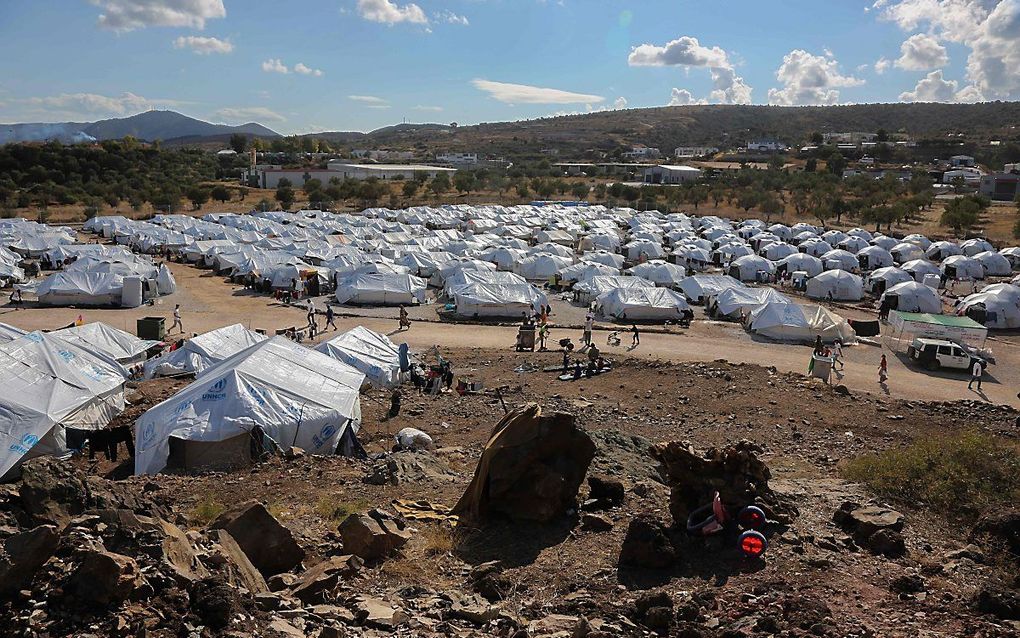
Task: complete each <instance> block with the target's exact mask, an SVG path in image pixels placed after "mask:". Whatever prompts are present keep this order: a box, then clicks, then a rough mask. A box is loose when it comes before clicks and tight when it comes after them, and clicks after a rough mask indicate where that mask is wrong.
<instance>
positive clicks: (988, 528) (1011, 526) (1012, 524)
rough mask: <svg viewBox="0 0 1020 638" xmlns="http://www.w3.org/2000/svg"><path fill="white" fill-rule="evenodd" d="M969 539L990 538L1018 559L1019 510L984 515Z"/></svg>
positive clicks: (1019, 545) (1019, 535)
mask: <svg viewBox="0 0 1020 638" xmlns="http://www.w3.org/2000/svg"><path fill="white" fill-rule="evenodd" d="M971 537H972V538H974V539H980V538H982V537H984V538H990V539H992V541H993V542H997V543H1000V544H1002V545H1003V546H1004V547H1006V548H1007V549H1009V551H1011V552H1013V553H1014V554H1016V555H1017V556H1018V557H1020V509H1015V508H1014V509H1003V510H1000V511H996V512H989V513H987V514H985V515H984V516H982V517H981V518H980V519H978V522H977V524H976V525H974V530H973V531H972V533H971Z"/></svg>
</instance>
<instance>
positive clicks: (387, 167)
mask: <svg viewBox="0 0 1020 638" xmlns="http://www.w3.org/2000/svg"><path fill="white" fill-rule="evenodd" d="M328 166H329V172H331V173H333V174H334V175H336V176H337V177H339V178H340V179H341V180H344V179H369V178H371V177H377V178H379V179H414V178H415V177H417V176H419V175H426V176H428V177H429V178H433V177H435V176H436V175H439V174H440V173H445V174H446V175H448V176H450V177H452V176H453V174H454V173H456V172H457V169H455V168H446V167H443V166H426V165H425V164H347V163H344V162H340V161H333V162H330V163H329V164H328Z"/></svg>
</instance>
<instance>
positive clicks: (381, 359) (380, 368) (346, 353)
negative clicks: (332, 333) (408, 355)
mask: <svg viewBox="0 0 1020 638" xmlns="http://www.w3.org/2000/svg"><path fill="white" fill-rule="evenodd" d="M315 349H316V350H318V351H319V352H321V353H323V354H326V355H329V356H330V357H333V358H334V359H337V360H339V361H342V362H344V363H346V364H347V365H349V366H351V367H352V368H354V369H356V370H358V371H359V372H361V373H363V374H364V375H365V378H366V379H368V382H369V383H371V384H372V385H373V386H375V387H377V388H392V387H395V386H398V385H400V353H399V352H398V351H397V346H396V344H394V343H393V342H392V341H390V338H389V337H387V336H386V335H383V334H379V333H378V332H375V331H374V330H369V329H368V328H366V327H364V326H356V327H354V328H352V329H350V330H348V331H347V332H345V333H343V334H342V335H339V336H336V337H333V338H332V339H330V340H329V341H324V342H322V343H320V344H319V345H318V346H316V347H315Z"/></svg>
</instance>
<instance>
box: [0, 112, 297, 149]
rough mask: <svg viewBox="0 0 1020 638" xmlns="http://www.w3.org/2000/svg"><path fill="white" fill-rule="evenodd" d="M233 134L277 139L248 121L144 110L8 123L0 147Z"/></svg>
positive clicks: (0, 128)
mask: <svg viewBox="0 0 1020 638" xmlns="http://www.w3.org/2000/svg"><path fill="white" fill-rule="evenodd" d="M233 133H244V134H246V135H257V136H259V137H278V136H279V134H278V133H276V132H275V131H273V130H271V129H269V128H266V127H265V126H262V125H261V124H257V123H255V122H249V123H247V124H241V125H238V126H230V125H227V124H212V123H209V122H204V121H202V120H198V119H195V118H193V117H188V116H187V115H182V114H180V113H177V112H175V111H146V112H145V113H139V114H137V115H132V116H131V117H124V118H115V119H109V120H100V121H98V122H58V123H51V124H47V123H29V124H8V125H3V126H0V144H6V143H9V142H38V141H43V140H51V139H54V140H57V141H60V142H64V143H78V142H90V141H96V140H99V141H102V140H113V139H121V138H123V137H125V136H128V135H130V136H132V137H135V138H138V139H140V140H145V141H153V140H170V139H175V138H182V137H188V138H193V139H201V138H203V137H210V136H229V135H231V134H233Z"/></svg>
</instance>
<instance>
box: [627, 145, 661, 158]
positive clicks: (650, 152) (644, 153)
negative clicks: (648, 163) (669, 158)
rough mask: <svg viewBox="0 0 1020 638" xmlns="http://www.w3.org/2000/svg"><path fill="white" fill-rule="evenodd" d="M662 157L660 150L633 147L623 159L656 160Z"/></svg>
mask: <svg viewBox="0 0 1020 638" xmlns="http://www.w3.org/2000/svg"><path fill="white" fill-rule="evenodd" d="M661 156H662V153H661V152H660V151H659V149H657V148H651V147H649V146H633V147H631V149H630V150H629V151H627V152H625V153H623V157H625V158H627V159H655V158H658V157H661Z"/></svg>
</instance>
